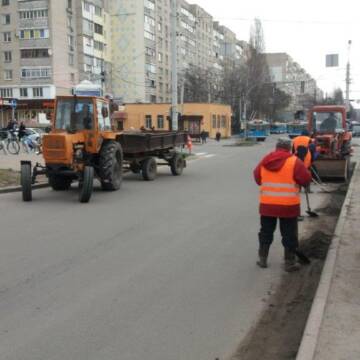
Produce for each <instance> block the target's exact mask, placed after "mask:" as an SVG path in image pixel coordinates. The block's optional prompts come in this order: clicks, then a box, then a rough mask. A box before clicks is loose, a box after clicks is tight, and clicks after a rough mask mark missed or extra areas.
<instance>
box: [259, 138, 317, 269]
mask: <svg viewBox="0 0 360 360" xmlns="http://www.w3.org/2000/svg"><path fill="white" fill-rule="evenodd" d="M254 178H255V181H256V183H257V184H258V185H259V186H260V215H261V218H260V222H261V228H260V232H259V253H258V254H259V260H258V262H257V265H258V266H259V267H261V268H266V267H267V258H268V255H269V249H270V246H271V244H272V242H273V239H274V231H275V229H276V223H277V219H279V222H280V232H281V236H282V244H283V247H284V259H285V271H287V272H292V271H296V270H299V264H298V263H297V262H296V256H295V251H296V249H297V248H298V245H299V243H298V216H299V215H300V186H304V187H305V186H307V185H308V184H309V183H310V181H311V174H310V172H309V171H308V170H307V169H306V167H305V165H304V163H303V162H302V161H301V160H299V159H298V158H297V157H296V156H295V155H293V154H291V140H290V139H288V138H280V139H278V141H277V144H276V149H275V151H273V152H271V153H270V154H268V155H267V156H265V157H264V158H263V159H262V161H261V162H260V163H259V164H258V166H257V167H256V169H255V170H254Z"/></svg>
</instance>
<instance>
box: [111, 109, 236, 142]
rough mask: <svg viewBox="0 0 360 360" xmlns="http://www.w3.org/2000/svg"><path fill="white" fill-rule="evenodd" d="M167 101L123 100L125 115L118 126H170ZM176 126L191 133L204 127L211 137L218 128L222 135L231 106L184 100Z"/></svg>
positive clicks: (227, 126) (228, 133) (228, 128)
mask: <svg viewBox="0 0 360 360" xmlns="http://www.w3.org/2000/svg"><path fill="white" fill-rule="evenodd" d="M170 106H171V104H126V105H125V108H124V112H125V113H126V118H124V119H122V120H121V121H122V122H123V123H122V124H121V126H118V127H119V128H123V129H124V130H138V129H140V128H146V129H154V130H169V129H170V112H169V111H170ZM180 111H181V116H180V119H179V130H186V131H188V132H189V133H190V134H191V135H193V136H195V137H198V135H199V134H200V133H201V132H202V131H205V132H206V133H208V136H210V137H211V138H215V136H216V133H217V132H220V133H221V136H222V137H224V138H227V137H230V136H231V116H232V114H231V107H230V106H228V105H221V104H198V103H185V104H183V105H182V106H181V110H180Z"/></svg>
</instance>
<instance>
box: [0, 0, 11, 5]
mask: <svg viewBox="0 0 360 360" xmlns="http://www.w3.org/2000/svg"><path fill="white" fill-rule="evenodd" d="M1 5H2V6H6V5H10V0H2V1H1Z"/></svg>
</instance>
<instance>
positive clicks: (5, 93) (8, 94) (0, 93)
mask: <svg viewBox="0 0 360 360" xmlns="http://www.w3.org/2000/svg"><path fill="white" fill-rule="evenodd" d="M0 97H2V98H12V97H13V90H12V89H11V88H3V89H0Z"/></svg>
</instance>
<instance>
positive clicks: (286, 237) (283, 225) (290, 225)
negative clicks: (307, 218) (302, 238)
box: [259, 216, 299, 251]
mask: <svg viewBox="0 0 360 360" xmlns="http://www.w3.org/2000/svg"><path fill="white" fill-rule="evenodd" d="M277 219H278V218H276V217H269V216H261V219H260V221H261V229H260V232H259V242H260V245H268V246H270V245H271V244H272V242H273V240H274V232H275V229H276V223H277ZM279 220H280V233H281V236H282V244H283V246H284V247H285V248H287V249H289V250H291V251H294V250H296V249H297V247H298V246H299V241H298V223H297V218H279Z"/></svg>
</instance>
